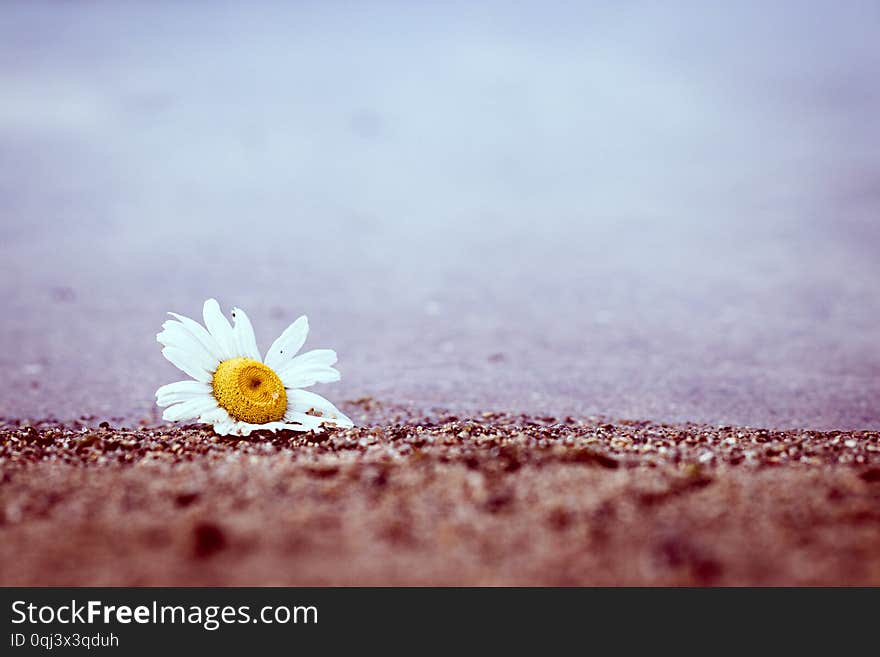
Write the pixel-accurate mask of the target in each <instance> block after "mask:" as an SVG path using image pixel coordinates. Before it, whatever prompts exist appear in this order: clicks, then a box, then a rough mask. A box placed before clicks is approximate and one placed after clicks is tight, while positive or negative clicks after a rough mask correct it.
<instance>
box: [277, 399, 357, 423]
mask: <svg viewBox="0 0 880 657" xmlns="http://www.w3.org/2000/svg"><path fill="white" fill-rule="evenodd" d="M312 410H314V411H318V412H320V413H321V418H322V419H323V420H325V421H327V422H330V423H331V424H335V425H336V426H338V427H353V426H354V422H352V421H351V420H350V419H349V418H348V417H346V416H345V415H344V414H343V413H342V411H340V410H339V409H338V408H336V407H335V406H334V405H333V404H331V403H330V401H329V400H327V399H324V398H323V397H322V396H321V395H317V394H315V393H314V392H310V391H308V390H288V391H287V412H288V413H289V412H291V411H299V412H300V413H308V412H309V411H312Z"/></svg>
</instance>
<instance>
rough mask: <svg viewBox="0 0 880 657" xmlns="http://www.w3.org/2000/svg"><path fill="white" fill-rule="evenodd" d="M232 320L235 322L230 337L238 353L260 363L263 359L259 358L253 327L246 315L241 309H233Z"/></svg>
mask: <svg viewBox="0 0 880 657" xmlns="http://www.w3.org/2000/svg"><path fill="white" fill-rule="evenodd" d="M232 320H233V321H234V322H235V326H233V327H232V335H233V337H234V338H235V346H236V348H237V349H238V353H239V354H240V355H242V356H245V357H247V358H253V359H254V360H258V361H261V362H262V360H263V358H262V356H260V349H259V347H257V337H256V336H255V335H254V326H253V324H251V320H250V319H249V318H248V316H247V314H246V313H245V312H244V311H243V310H242V309H241V308H233V309H232Z"/></svg>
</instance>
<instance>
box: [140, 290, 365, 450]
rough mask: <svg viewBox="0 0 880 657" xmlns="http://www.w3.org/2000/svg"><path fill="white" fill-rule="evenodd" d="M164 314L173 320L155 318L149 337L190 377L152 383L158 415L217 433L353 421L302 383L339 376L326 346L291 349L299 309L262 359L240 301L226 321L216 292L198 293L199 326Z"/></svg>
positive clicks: (298, 335)
mask: <svg viewBox="0 0 880 657" xmlns="http://www.w3.org/2000/svg"><path fill="white" fill-rule="evenodd" d="M168 314H169V315H171V316H172V317H174V320H170V319H169V320H168V321H166V322H165V323H164V324H162V332H161V333H159V334H158V335H157V336H156V340H158V342H159V343H160V344H161V345H162V346H163V347H164V349H162V355H163V356H165V358H167V359H168V360H169V361H171V363H172V364H173V365H174V366H175V367H177V369H179V370H181V371H183V372H185V373H186V374H188V375H189V376H191V377H192V380H187V381H178V382H176V383H169V384H168V385H164V386H162V387H161V388H159V389H158V390H157V391H156V403H157V404H158V405H159V406H160V407H162V408H165V407H166V406H167V408H165V411H164V412H163V413H162V419H164V420H168V421H170V422H178V421H181V420H198V421H199V422H201V423H203V424H211V425H213V427H214V431H215V432H216V433H218V434H220V435H221V436H225V435H228V434H233V435H238V436H247V435H249V434H250V433H251V431H257V430H266V429H267V430H269V431H272V432H274V431H276V430H278V429H290V430H293V431H316V432H317V431H321V430H322V429H323V426H324V425H325V424H329V425H334V426H337V427H352V426H354V424H353V423H352V421H351V420H350V419H348V418H347V417H346V416H345V415H343V414H342V413H341V412H340V411H339V410H338V409H337V408H336V407H335V406H334V405H333V404H331V403H330V402H329V401H327V400H326V399H324V398H323V397H321V396H320V395H316V394H315V393H314V392H309V391H308V390H302V388H307V387H309V386H311V385H314V384H315V383H329V382H331V381H339V379H340V375H339V371H338V370H337V369H335V368H334V367H333V365H334V364H335V363H336V352H335V351H333V350H332V349H314V350H312V351H307V352H305V353H304V354H300V355H299V356H297V355H296V353H297V352H298V351H299V350H300V348H301V347H302V346H303V344H304V343H305V341H306V336H307V335H308V333H309V320H308V318H307V317H306V316H305V315H303V316H302V317H300V318H299V319H297V320H296V321H295V322H294V323H293V324H291V325H290V326H288V327H287V329H286V330H285V331H284V332H283V333H282V334H281V336H280V337H279V338H278V339H277V340H275V342H273V343H272V346H271V347H269V351H268V352H266V358H265V359H263V358H262V357H261V356H260V350H259V348H258V347H257V339H256V337H255V336H254V329H253V326H252V325H251V322H250V320H249V319H248V316H247V315H246V314H245V312H244V311H243V310H241V309H240V308H233V310H232V319H233V324H231V325H230V323H229V320H227V319H226V317H224V315H223V313H222V312H221V311H220V305H219V304H218V303H217V301H216V300H215V299H208V300H207V301H205V307H204V310H203V316H204V320H205V326H202V325H201V324H199V323H198V322H196V321H194V320H192V319H190V318H189V317H183V316H182V315H178V314H176V313H168ZM175 320H176V321H175Z"/></svg>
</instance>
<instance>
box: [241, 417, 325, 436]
mask: <svg viewBox="0 0 880 657" xmlns="http://www.w3.org/2000/svg"><path fill="white" fill-rule="evenodd" d="M312 419H316V418H312ZM284 430H288V431H315V432H319V433H320V432H321V431H323V427H322V426H321V423H320V422H318V423H312V422H306V423H299V422H295V423H291V422H266V423H264V424H250V423H249V422H236V423H235V426H234V427H232V429H231V431H230V433H232V434H234V435H237V436H249V435H251V433H253V432H254V431H271V432H272V433H275V432H276V431H284Z"/></svg>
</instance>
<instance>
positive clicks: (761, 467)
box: [0, 0, 880, 585]
mask: <svg viewBox="0 0 880 657" xmlns="http://www.w3.org/2000/svg"><path fill="white" fill-rule="evenodd" d="M257 5H258V6H257ZM878 26H880V12H878V8H877V3H876V2H868V1H865V2H862V1H860V0H854V1H852V2H846V3H835V2H830V1H829V2H824V1H822V0H820V1H818V2H811V3H809V4H808V5H807V4H805V3H801V2H795V1H791V2H787V1H786V2H778V3H770V4H768V3H765V2H758V1H757V0H747V1H745V2H740V3H735V6H733V4H732V3H731V6H727V7H723V8H720V7H710V6H709V4H708V3H696V2H672V3H664V4H663V5H662V6H661V5H660V4H657V3H650V2H639V1H637V2H626V3H619V2H589V3H586V2H583V3H559V4H557V3H555V2H552V1H549V2H540V3H539V2H526V3H516V4H515V6H514V4H513V3H504V2H494V1H490V2H488V3H479V5H477V4H476V3H455V2H452V3H397V2H370V3H354V4H352V3H348V4H341V3H287V2H259V3H243V2H242V3H234V2H233V3H224V4H223V5H222V9H221V8H208V7H205V6H202V5H201V4H193V3H171V2H167V3H139V4H134V3H131V4H129V3H118V2H103V1H96V2H65V3H56V2H39V1H29V2H3V3H0V95H2V101H0V306H2V308H3V315H2V319H0V345H2V349H0V585H11V584H52V585H60V584H88V585H98V584H167V585H194V584H236V585H248V584H253V585H262V584H267V585H272V584H277V585H281V584H376V585H383V584H389V585H390V584H444V585H466V584H487V585H505V584H524V585H533V584H534V585H550V584H609V585H621V584H650V585H655V584H656V585H659V584H676V585H678V584H696V585H740V584H875V585H880V451H878V450H880V438H878V432H880V294H878V282H880V219H878V218H880V130H878V127H877V125H878V124H877V117H878V116H880V92H878V89H880V86H878V84H877V80H880V40H878V39H877V34H878ZM209 298H216V299H217V300H218V301H219V303H220V304H221V305H222V307H223V308H224V309H227V310H228V309H230V308H232V307H234V306H237V307H239V308H245V309H246V310H247V314H248V316H249V317H250V318H251V319H252V320H253V326H254V329H255V331H256V341H257V343H258V345H259V346H260V348H262V349H263V350H264V351H263V353H265V350H266V348H267V347H268V346H269V345H270V344H271V343H272V341H273V340H274V339H275V338H276V337H277V336H279V335H280V334H281V332H282V331H283V330H284V329H285V327H287V326H288V325H289V324H291V323H292V322H293V321H294V320H295V319H296V318H297V317H299V316H300V315H303V314H305V315H308V317H309V322H310V327H311V328H310V332H309V337H308V341H307V343H306V345H305V347H304V349H306V350H310V349H334V350H335V351H336V352H337V353H338V355H339V361H338V363H337V364H336V365H335V366H336V367H338V369H339V372H340V373H341V376H342V379H341V381H339V382H332V383H331V382H330V381H325V383H321V384H318V385H316V386H315V388H314V390H315V392H316V393H318V394H321V395H324V396H326V397H327V398H328V399H330V400H331V401H332V402H333V403H335V404H337V405H338V407H339V409H340V410H341V411H342V412H343V413H345V414H346V415H348V416H350V417H351V419H352V420H353V421H354V423H355V427H354V428H352V429H348V428H340V429H334V430H330V431H327V432H326V433H323V434H320V435H314V434H301V433H293V432H287V431H285V432H280V433H278V434H276V435H272V434H268V433H264V432H257V433H254V434H251V435H250V436H249V437H247V438H245V439H242V438H237V437H234V436H225V437H221V436H217V435H214V434H213V433H212V432H211V430H210V428H209V427H204V426H195V425H187V424H186V423H180V424H170V423H166V422H163V420H162V410H161V409H158V408H157V407H156V399H155V397H154V392H155V391H156V390H157V388H158V387H159V386H161V385H163V384H167V383H170V382H173V381H177V380H180V379H183V378H186V377H185V376H182V375H181V374H180V373H179V372H177V371H176V370H175V369H174V367H173V366H172V365H171V364H169V363H168V362H167V361H166V360H165V359H164V358H163V357H162V354H161V346H160V345H159V344H157V342H156V333H157V331H159V330H160V327H161V325H162V322H163V321H165V320H166V319H168V315H167V314H166V313H167V311H169V310H171V311H174V312H176V313H180V314H182V315H186V316H188V317H198V316H199V313H200V311H201V310H202V304H203V302H204V301H205V299H209ZM204 383H205V385H207V382H204ZM211 394H213V393H211Z"/></svg>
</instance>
